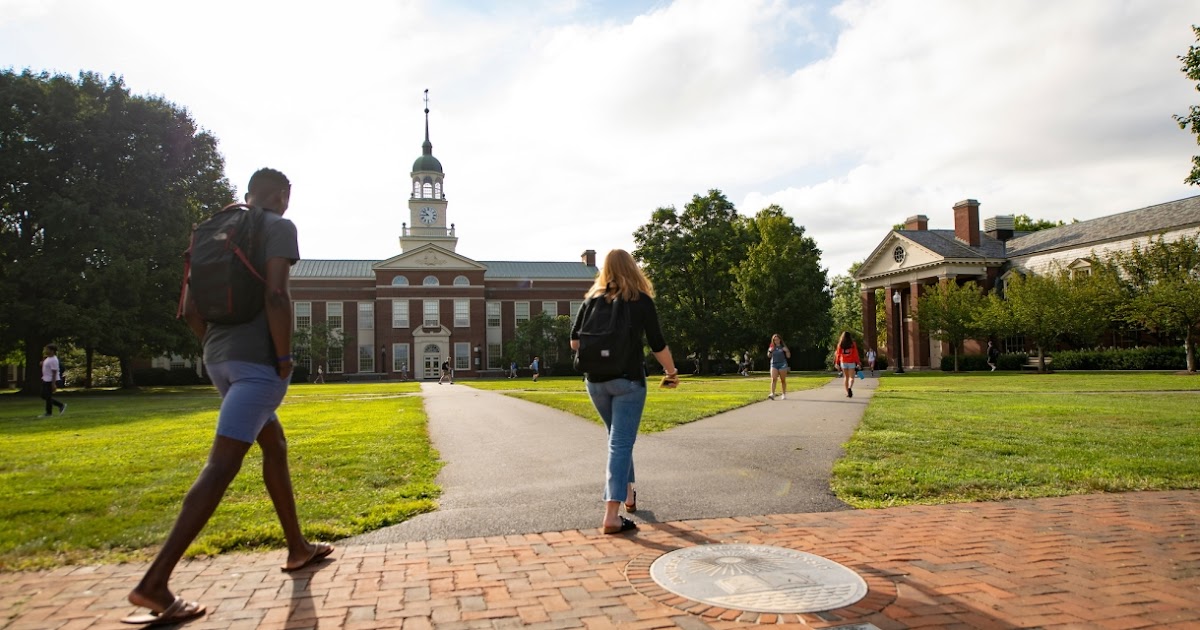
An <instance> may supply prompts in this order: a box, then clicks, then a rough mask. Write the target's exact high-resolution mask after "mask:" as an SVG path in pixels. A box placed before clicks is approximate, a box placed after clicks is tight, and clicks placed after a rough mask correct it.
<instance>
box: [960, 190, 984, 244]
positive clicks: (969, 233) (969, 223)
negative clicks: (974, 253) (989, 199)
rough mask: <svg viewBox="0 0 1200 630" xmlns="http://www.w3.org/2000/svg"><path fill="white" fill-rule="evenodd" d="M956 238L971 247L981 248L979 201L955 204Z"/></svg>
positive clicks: (969, 200) (965, 200)
mask: <svg viewBox="0 0 1200 630" xmlns="http://www.w3.org/2000/svg"><path fill="white" fill-rule="evenodd" d="M954 237H955V238H957V239H958V240H960V241H962V242H964V243H966V244H967V245H970V246H971V247H979V202H978V201H975V200H974V199H964V200H962V201H960V202H958V203H956V204H954Z"/></svg>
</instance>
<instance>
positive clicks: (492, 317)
mask: <svg viewBox="0 0 1200 630" xmlns="http://www.w3.org/2000/svg"><path fill="white" fill-rule="evenodd" d="M487 327H488V328H499V327H500V303H499V302H488V303H487Z"/></svg>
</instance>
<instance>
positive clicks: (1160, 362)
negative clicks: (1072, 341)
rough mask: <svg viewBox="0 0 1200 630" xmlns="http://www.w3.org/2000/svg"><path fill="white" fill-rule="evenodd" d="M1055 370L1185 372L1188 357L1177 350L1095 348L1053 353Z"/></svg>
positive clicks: (1178, 348) (1166, 348)
mask: <svg viewBox="0 0 1200 630" xmlns="http://www.w3.org/2000/svg"><path fill="white" fill-rule="evenodd" d="M1054 369H1056V370H1184V369H1187V353H1186V352H1185V351H1184V349H1183V348H1180V347H1171V346H1168V347H1149V348H1098V349H1095V350H1062V351H1059V352H1055V353H1054Z"/></svg>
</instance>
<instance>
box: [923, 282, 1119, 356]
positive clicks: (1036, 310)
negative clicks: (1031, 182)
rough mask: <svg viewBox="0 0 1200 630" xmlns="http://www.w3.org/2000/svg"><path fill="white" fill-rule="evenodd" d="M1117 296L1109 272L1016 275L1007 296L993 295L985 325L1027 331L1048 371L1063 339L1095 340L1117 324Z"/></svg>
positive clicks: (1006, 330)
mask: <svg viewBox="0 0 1200 630" xmlns="http://www.w3.org/2000/svg"><path fill="white" fill-rule="evenodd" d="M1117 299H1118V295H1117V293H1116V291H1115V284H1114V282H1113V279H1112V278H1111V276H1108V275H1107V274H1103V273H1098V274H1082V273H1077V274H1072V273H1070V272H1069V271H1067V270H1064V269H1055V270H1052V271H1050V272H1048V273H1045V274H1037V275H1033V274H1030V275H1021V274H1019V273H1015V274H1012V275H1010V276H1009V278H1008V280H1006V281H1005V283H1004V287H1003V299H999V298H998V297H992V298H991V299H989V301H988V302H987V304H986V305H985V307H984V309H983V310H982V311H981V316H980V318H979V326H980V328H982V329H983V330H989V331H993V332H999V333H1001V334H1007V335H1012V334H1020V335H1024V336H1025V337H1026V338H1027V339H1028V340H1029V341H1031V342H1032V343H1033V345H1034V348H1035V349H1036V350H1037V354H1038V371H1039V372H1046V353H1047V352H1048V351H1051V350H1053V349H1054V348H1055V346H1057V344H1058V342H1059V341H1060V340H1062V339H1065V338H1072V339H1073V340H1075V341H1076V342H1077V343H1083V344H1087V343H1094V342H1095V340H1096V339H1098V338H1099V336H1100V335H1101V333H1103V331H1104V330H1106V329H1107V328H1108V327H1109V326H1111V325H1112V321H1113V315H1114V313H1115V312H1116V311H1115V309H1116V301H1117ZM918 310H919V309H918Z"/></svg>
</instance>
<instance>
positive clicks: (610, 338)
mask: <svg viewBox="0 0 1200 630" xmlns="http://www.w3.org/2000/svg"><path fill="white" fill-rule="evenodd" d="M580 318H581V321H580V325H579V350H578V351H577V352H576V353H575V369H576V370H578V371H580V372H583V373H584V374H587V375H589V376H602V377H606V376H613V377H615V376H621V375H623V374H624V373H625V366H627V365H629V358H630V355H631V354H632V352H633V339H632V337H633V335H632V334H631V331H630V325H631V321H630V317H629V303H628V302H626V301H625V300H622V299H620V298H617V299H615V300H613V301H612V302H609V301H608V300H607V299H605V297H604V296H598V297H594V298H592V299H591V300H588V303H587V304H586V305H584V307H583V313H581V314H580Z"/></svg>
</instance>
